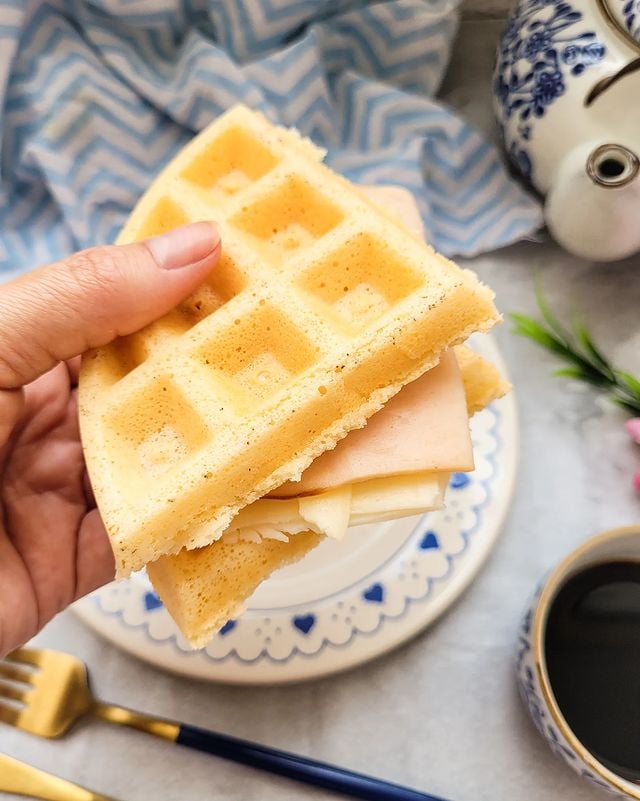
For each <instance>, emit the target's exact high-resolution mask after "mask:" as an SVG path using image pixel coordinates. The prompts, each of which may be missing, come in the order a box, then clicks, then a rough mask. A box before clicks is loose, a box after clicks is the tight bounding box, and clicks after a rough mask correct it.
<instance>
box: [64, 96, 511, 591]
mask: <svg viewBox="0 0 640 801" xmlns="http://www.w3.org/2000/svg"><path fill="white" fill-rule="evenodd" d="M321 156H322V152H321V151H319V150H318V149H317V148H315V147H314V146H313V145H312V144H311V143H309V142H308V141H306V140H304V139H302V138H301V137H299V136H297V135H296V134H295V133H294V132H292V131H285V130H282V129H279V128H276V127H274V126H272V125H271V124H269V123H268V121H267V120H266V119H265V118H264V117H262V116H261V115H259V114H257V113H253V112H251V111H249V110H248V109H247V108H245V107H242V106H239V107H235V108H234V109H232V110H231V111H229V112H227V113H226V114H224V115H223V116H221V117H220V118H218V119H217V120H216V121H215V122H214V123H213V124H212V125H211V126H210V127H209V128H208V129H206V130H205V131H203V132H202V133H201V134H200V135H199V136H197V137H196V138H195V139H194V140H193V141H192V142H191V143H190V144H188V145H187V146H186V147H185V148H184V149H183V150H182V151H181V152H180V153H179V154H178V155H177V156H176V158H175V159H174V160H173V161H172V162H171V163H170V164H169V166H168V167H167V168H166V169H165V170H164V171H163V172H162V173H161V174H160V176H159V177H158V179H157V180H156V181H155V182H154V183H153V184H152V186H151V187H150V189H149V190H148V191H147V193H146V194H145V195H144V196H143V198H142V199H141V200H140V202H139V203H138V205H137V207H136V208H135V210H134V211H133V213H132V215H131V217H130V219H129V221H128V223H127V225H126V226H125V228H124V230H123V232H122V234H121V236H120V238H119V240H118V241H119V242H120V243H127V242H132V241H136V240H140V239H143V238H146V237H149V236H152V235H156V234H160V233H163V232H165V231H167V230H170V229H171V228H174V227H176V226H178V225H180V224H183V223H186V222H189V221H195V220H202V219H214V220H216V222H218V224H219V227H220V230H221V235H222V242H223V254H222V257H221V260H220V262H219V264H218V266H217V267H216V269H215V270H213V272H212V275H211V277H210V278H209V279H208V280H207V282H206V283H205V284H204V285H203V286H202V287H201V288H200V289H199V290H198V291H197V292H196V293H195V294H194V295H193V296H192V297H191V298H189V299H188V300H187V301H186V302H184V303H182V304H181V305H180V306H179V307H178V308H177V309H175V310H174V311H172V312H171V313H169V314H168V315H167V316H165V317H164V318H163V319H162V320H160V321H159V322H157V323H154V324H153V325H151V326H149V327H147V328H146V329H144V330H143V331H141V332H138V333H137V334H133V335H131V336H128V337H125V338H121V339H119V340H117V341H116V342H114V343H112V344H111V345H109V346H106V347H104V348H100V349H97V350H94V351H92V352H91V353H89V354H88V355H87V356H86V357H85V359H84V362H83V367H82V372H81V378H80V393H79V404H80V421H81V432H82V439H83V445H84V448H85V454H86V460H87V465H88V469H89V473H90V476H91V482H92V486H93V488H94V492H95V496H96V499H97V502H98V506H99V508H100V512H101V515H102V518H103V520H104V521H105V525H106V527H107V530H108V532H109V535H110V539H111V544H112V547H113V550H114V554H115V558H116V566H117V572H118V574H119V575H120V576H123V575H128V574H129V573H130V572H131V571H132V570H137V569H140V568H142V567H143V566H144V565H145V564H147V563H148V562H152V561H154V560H155V559H157V558H158V557H160V556H162V555H164V554H172V553H177V552H178V551H179V550H180V549H181V548H183V547H186V548H197V547H202V546H205V545H207V544H209V543H211V542H213V541H214V540H216V539H217V538H219V537H220V536H221V534H222V532H223V531H224V530H225V528H226V527H227V526H228V524H229V522H230V521H231V519H232V518H233V517H234V515H235V514H236V513H237V512H238V510H240V509H241V508H243V507H244V506H246V505H247V504H249V503H251V502H252V501H254V500H255V499H257V498H259V497H261V496H263V495H265V494H266V493H268V492H269V491H270V490H271V489H273V488H275V487H277V486H279V485H281V484H283V483H284V482H285V481H287V480H290V479H294V478H296V477H298V476H299V475H300V474H301V472H302V471H303V470H304V469H305V467H307V466H308V465H309V464H310V462H311V461H312V460H313V459H314V458H315V457H316V456H317V455H318V454H320V453H322V452H323V451H324V450H326V449H328V448H330V447H333V446H334V445H335V443H336V442H337V441H338V440H339V439H340V438H342V437H343V436H344V435H345V434H346V433H347V432H348V431H349V430H350V429H353V428H357V427H361V426H362V425H364V424H365V422H366V420H367V418H368V417H369V416H370V415H372V414H374V413H375V412H376V411H377V410H378V409H380V408H381V407H382V406H383V405H384V403H385V402H386V401H387V400H388V399H389V398H390V397H392V396H393V395H394V394H395V393H396V392H398V391H399V390H400V388H401V387H402V386H403V385H404V384H405V383H407V382H408V381H411V380H413V379H415V378H417V377H418V376H419V375H420V374H422V373H423V372H425V371H426V370H428V369H429V368H430V367H432V366H433V365H434V364H436V363H437V361H438V358H439V356H440V354H441V353H442V352H443V351H444V350H445V349H446V348H447V347H449V346H450V345H452V344H454V343H458V342H462V341H463V340H465V339H466V338H467V336H468V335H469V334H471V332H473V331H477V330H486V329H487V328H489V327H490V326H491V325H493V323H494V322H495V321H496V319H497V313H496V310H495V308H494V306H493V302H492V297H493V295H492V293H491V291H490V290H489V289H488V288H486V287H484V286H483V285H481V284H480V283H479V281H478V280H477V278H476V276H475V275H474V274H472V273H471V272H468V271H464V270H461V269H460V268H458V267H457V266H456V265H454V264H452V263H451V262H449V261H447V260H446V259H444V258H443V257H441V256H439V255H437V254H436V253H434V252H433V250H431V249H430V248H429V247H427V246H425V245H424V244H422V243H421V242H419V241H418V240H417V238H416V236H415V235H412V234H411V233H410V232H409V231H408V230H407V229H406V228H404V226H403V225H402V224H400V223H398V222H397V221H396V220H394V219H392V218H391V217H389V216H388V215H386V214H385V213H383V212H382V211H380V210H379V209H378V208H377V207H376V206H375V205H374V204H373V203H372V202H370V201H368V200H367V199H366V198H365V197H363V195H362V194H361V193H360V192H359V191H358V190H357V189H355V187H353V186H352V185H351V184H350V183H349V182H347V181H346V180H344V179H343V178H341V177H340V176H338V175H336V174H335V173H333V172H331V171H330V170H329V169H328V168H327V167H325V166H324V165H323V164H322V163H321V162H320V161H319V159H320V158H321Z"/></svg>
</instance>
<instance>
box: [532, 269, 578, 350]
mask: <svg viewBox="0 0 640 801" xmlns="http://www.w3.org/2000/svg"><path fill="white" fill-rule="evenodd" d="M534 291H535V295H536V302H537V304H538V308H539V309H540V313H541V314H542V317H543V319H544V321H545V322H546V324H547V325H548V326H549V328H550V329H551V331H553V333H554V334H555V335H556V337H558V339H559V340H560V341H561V342H562V344H563V345H569V343H570V342H571V335H570V334H569V332H568V331H567V330H566V328H565V327H564V326H563V325H562V324H561V323H560V321H559V320H558V318H557V317H556V316H555V314H554V313H553V312H552V311H551V309H550V308H549V304H548V303H547V299H546V298H545V296H544V294H543V292H542V284H541V282H540V280H539V277H538V276H536V277H535V279H534Z"/></svg>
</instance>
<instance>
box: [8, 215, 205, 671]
mask: <svg viewBox="0 0 640 801" xmlns="http://www.w3.org/2000/svg"><path fill="white" fill-rule="evenodd" d="M219 251H220V242H219V237H218V234H217V232H216V229H215V228H214V227H213V226H212V225H211V224H209V223H195V224H193V225H189V226H184V227H182V228H178V229H176V230H175V231H172V232H171V233H169V234H165V235H163V236H161V237H156V238H155V239H151V240H147V241H146V242H143V243H138V244H134V245H126V246H121V247H100V248H94V249H92V250H86V251H83V252H81V253H77V254H75V255H74V256H71V257H70V258H68V259H65V260H64V261H61V262H58V263H56V264H52V265H49V266H47V267H43V268H41V269H39V270H35V271H33V272H31V273H28V274H27V275H24V276H22V277H21V278H19V279H17V280H16V281H13V282H11V283H9V284H6V285H4V286H0V657H1V656H4V655H6V654H7V653H8V652H9V651H10V650H12V649H13V648H15V647H16V646H18V645H20V644H22V643H24V642H26V640H27V639H29V638H30V637H32V636H33V635H34V634H35V633H36V632H37V631H39V630H40V629H41V628H42V626H44V625H45V623H47V622H48V621H49V620H51V618H52V617H53V616H54V615H56V614H57V613H58V612H60V611H61V610H62V609H64V608H65V607H66V606H68V605H69V604H70V603H72V602H73V601H74V600H76V599H77V598H79V597H81V596H82V595H85V594H86V593H88V592H90V591H91V590H93V589H95V588H96V587H99V586H101V585H102V584H105V583H106V582H108V581H110V580H111V579H112V578H113V575H114V561H113V555H112V552H111V547H110V545H109V541H108V538H107V534H106V531H105V528H104V526H103V524H102V521H101V519H100V515H99V514H98V511H97V509H96V505H95V501H94V500H93V495H92V492H91V487H90V485H89V480H88V477H87V472H86V467H85V464H84V459H83V455H82V447H81V445H80V434H79V429H78V413H77V405H76V385H77V376H78V369H79V363H80V359H79V356H80V354H82V353H83V352H84V351H86V350H88V349H89V348H93V347H97V346H99V345H105V344H106V343H108V342H110V341H111V340H113V339H115V338H116V337H117V336H120V335H124V334H130V333H132V332H133V331H137V330H139V329H140V328H142V327H143V326H144V325H147V324H148V323H150V322H152V321H153V320H156V319H158V318H159V317H161V316H162V315H163V314H165V313H166V312H168V311H170V310H171V309H172V308H173V307H175V306H176V305H177V304H178V303H179V302H180V301H181V300H183V299H184V298H186V297H187V296H188V295H189V294H191V292H193V291H194V290H195V289H196V287H197V286H198V285H199V284H201V283H202V281H203V280H204V279H205V278H206V276H207V274H208V273H209V271H210V270H211V268H212V267H213V266H214V264H215V262H216V261H217V258H218V254H219Z"/></svg>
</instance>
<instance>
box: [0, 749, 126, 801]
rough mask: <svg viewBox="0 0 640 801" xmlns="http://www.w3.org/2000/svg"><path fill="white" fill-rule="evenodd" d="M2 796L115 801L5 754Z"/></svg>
mask: <svg viewBox="0 0 640 801" xmlns="http://www.w3.org/2000/svg"><path fill="white" fill-rule="evenodd" d="M0 793H14V794H15V795H25V796H28V797H29V798H41V799H44V800H45V801H114V799H110V798H107V796H106V795H98V793H92V792H91V790H85V788H84V787H79V786H78V785H77V784H72V783H71V782H68V781H65V780H64V779H59V778H58V777H57V776H53V775H52V774H51V773H45V771H43V770H38V768H33V767H31V765H25V764H24V762H18V760H17V759H12V758H11V757H8V756H5V755H4V754H0Z"/></svg>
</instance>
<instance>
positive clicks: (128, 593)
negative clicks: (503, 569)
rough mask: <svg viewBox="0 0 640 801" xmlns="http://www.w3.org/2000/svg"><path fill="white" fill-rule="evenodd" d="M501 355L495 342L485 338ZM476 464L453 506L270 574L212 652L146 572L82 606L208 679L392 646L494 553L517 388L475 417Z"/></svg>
mask: <svg viewBox="0 0 640 801" xmlns="http://www.w3.org/2000/svg"><path fill="white" fill-rule="evenodd" d="M476 347H477V348H478V350H480V351H481V352H482V353H483V355H485V356H487V357H488V358H489V359H491V360H492V361H493V362H494V363H496V364H498V366H499V367H500V369H501V370H502V371H503V374H506V371H505V368H504V363H503V362H502V359H501V357H500V354H499V352H498V350H497V348H496V346H495V344H494V343H493V341H492V340H490V339H488V338H486V337H484V338H482V340H481V341H478V342H477V343H476ZM471 430H472V435H473V442H474V452H475V458H476V470H475V471H474V473H472V474H469V475H467V474H464V473H459V474H455V475H454V476H453V478H452V482H451V486H450V488H449V490H448V491H447V507H446V509H444V510H442V511H439V512H433V513H431V514H428V515H424V516H423V517H412V518H406V519H404V520H397V521H392V522H389V523H383V524H377V525H373V526H359V527H356V528H353V529H351V530H350V531H349V534H348V536H347V537H346V538H345V539H344V540H343V541H342V542H335V541H331V540H327V541H325V542H324V543H323V544H322V545H320V546H319V547H318V548H317V549H316V550H315V551H313V552H312V553H311V554H310V555H309V556H307V557H306V558H305V559H303V560H302V562H300V563H299V564H297V565H292V566H291V567H287V568H284V569H283V570H281V571H279V572H278V573H277V574H275V575H274V576H273V577H272V578H270V579H269V580H268V581H266V582H265V583H264V584H263V585H262V586H261V587H260V588H259V589H258V590H257V592H256V593H255V594H254V595H253V597H252V598H251V599H250V601H249V602H248V604H247V611H246V612H245V613H244V614H243V615H242V616H241V617H240V618H239V619H238V620H236V621H232V622H229V623H228V624H227V625H226V626H225V627H224V628H223V629H222V631H220V632H219V633H218V634H217V635H216V636H215V637H214V639H213V640H212V641H211V643H210V644H209V646H208V647H207V648H206V649H205V650H203V651H191V650H190V649H189V648H188V646H187V645H186V643H185V642H184V640H183V639H182V637H181V635H180V634H179V632H178V631H177V629H176V627H175V625H174V623H173V621H172V620H171V618H170V617H169V615H168V613H167V612H166V610H165V609H164V608H163V607H162V605H161V604H160V602H159V600H158V598H157V596H156V595H155V594H154V593H153V592H152V589H151V586H150V585H149V583H148V582H147V580H146V577H144V576H134V577H133V578H131V579H129V580H128V581H124V582H120V583H117V584H111V585H109V586H107V587H104V588H103V589H101V590H98V591H97V592H95V593H93V595H91V596H89V597H88V598H85V599H83V600H81V601H79V602H78V603H77V604H76V605H75V607H74V608H75V611H76V613H77V614H78V615H79V616H80V618H81V619H82V620H84V621H85V623H87V624H88V625H89V626H91V627H92V628H93V629H95V630H96V631H97V632H99V633H100V634H102V635H103V636H104V637H106V638H107V639H108V640H110V641H111V642H113V643H114V644H116V645H117V646H119V647H121V648H123V649H124V650H126V651H128V652H130V653H132V654H135V655H136V656H138V657H140V658H142V659H144V660H146V661H148V662H151V663H152V664H154V665H157V666H158V667H161V668H166V669H167V670H171V671H174V672H177V673H182V674H184V675H188V676H194V677H197V678H200V679H211V680H215V681H225V682H232V683H237V684H245V683H246V684H265V683H277V682H286V681H299V680H302V679H310V678H316V677H318V676H323V675H327V674H329V673H334V672H336V671H339V670H344V669H346V668H349V667H353V666H354V665H357V664H359V663H361V662H365V661H366V660H368V659H372V658H374V657H376V656H379V655H380V654H383V653H385V652H387V651H389V650H391V649H393V648H395V647H397V646H398V645H400V644H401V643H403V642H404V641H405V640H407V639H409V638H410V637H412V636H413V635H414V634H416V633H417V632H419V631H420V630H421V629H423V628H424V627H425V626H427V625H428V624H429V623H432V622H433V621H434V620H435V619H436V618H437V617H438V616H439V615H441V614H442V613H443V612H444V611H445V609H447V607H449V606H450V605H451V604H452V603H453V602H454V601H455V600H456V599H457V598H458V596H459V595H460V594H461V593H462V592H463V590H464V589H465V588H466V587H467V586H468V585H469V583H470V581H471V579H472V578H473V577H474V576H475V574H476V573H477V571H478V570H479V568H480V566H481V565H482V563H483V562H484V561H485V559H486V557H487V556H488V554H489V553H490V551H491V549H492V547H493V545H494V543H495V541H496V538H497V535H498V533H499V531H500V528H501V526H502V523H503V520H504V517H505V514H506V511H507V508H508V504H509V501H510V498H511V494H512V491H513V486H514V479H515V471H516V461H517V441H518V429H517V419H516V407H515V399H514V396H513V393H511V394H510V395H509V396H507V397H506V398H504V399H503V400H501V401H499V402H498V403H495V404H493V405H492V406H491V407H489V408H488V409H485V410H484V411H483V412H481V413H480V414H477V415H476V416H475V417H474V418H473V420H472V425H471Z"/></svg>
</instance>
